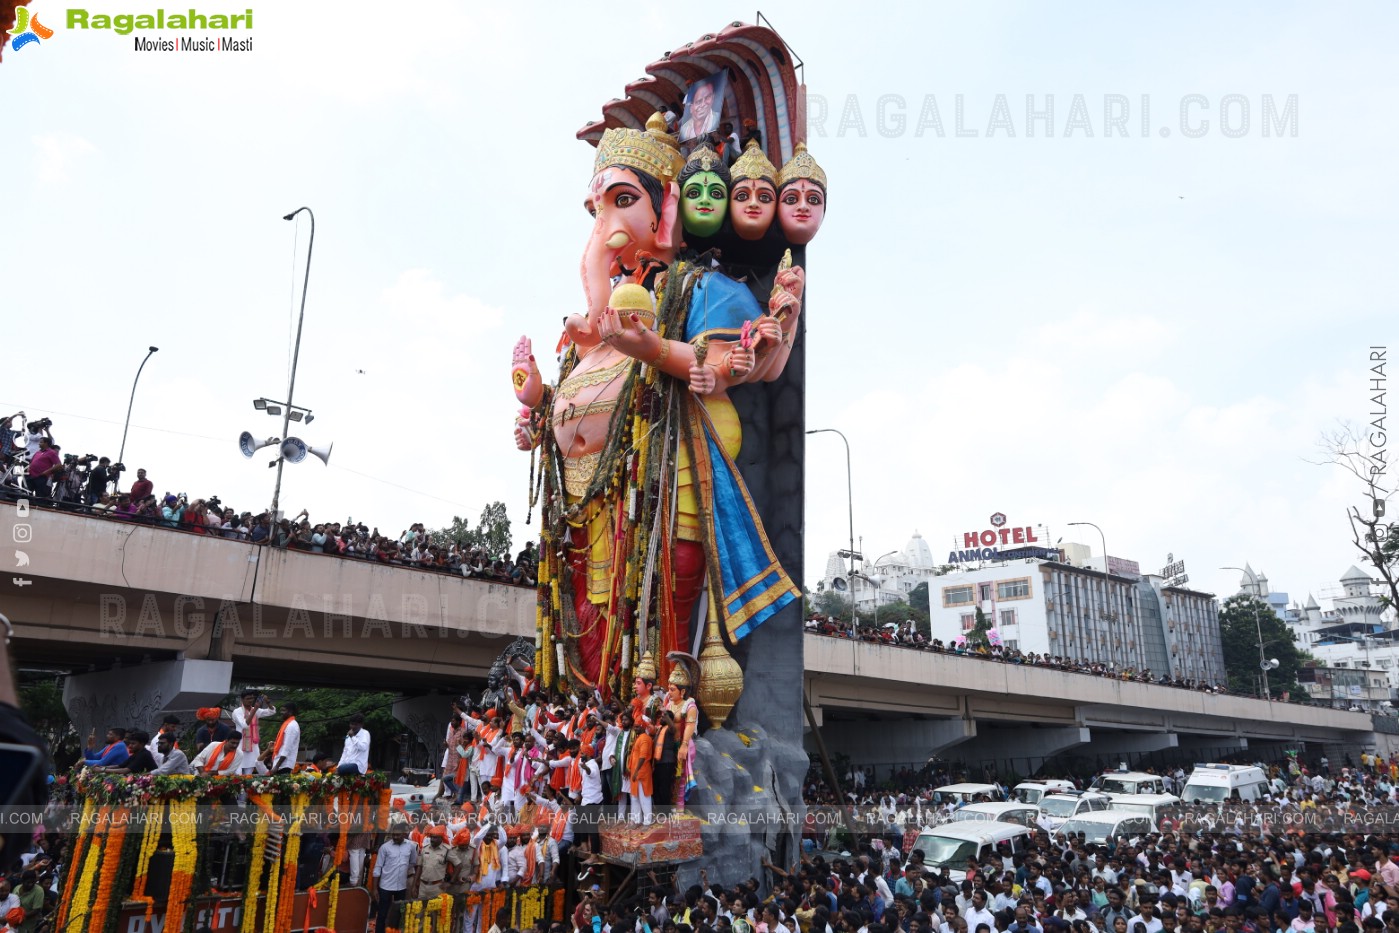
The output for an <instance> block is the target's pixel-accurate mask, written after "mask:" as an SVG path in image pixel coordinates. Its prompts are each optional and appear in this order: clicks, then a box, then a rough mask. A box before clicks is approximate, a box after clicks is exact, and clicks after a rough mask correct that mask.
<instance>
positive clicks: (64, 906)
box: [58, 797, 97, 929]
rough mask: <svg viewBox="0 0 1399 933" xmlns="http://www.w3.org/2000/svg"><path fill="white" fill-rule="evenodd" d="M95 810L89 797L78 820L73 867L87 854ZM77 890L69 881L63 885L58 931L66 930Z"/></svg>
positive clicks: (95, 804)
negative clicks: (69, 912)
mask: <svg viewBox="0 0 1399 933" xmlns="http://www.w3.org/2000/svg"><path fill="white" fill-rule="evenodd" d="M96 809H97V802H96V801H95V800H93V799H92V798H91V797H89V798H88V799H87V800H86V801H85V802H84V803H83V815H82V818H81V819H79V820H78V838H77V840H76V841H75V842H74V843H73V856H72V864H74V865H77V866H81V865H82V864H83V858H84V857H85V856H86V854H87V847H88V846H90V845H92V839H93V836H92V817H93V811H94V810H96ZM77 889H78V886H77V885H76V884H73V883H71V881H70V882H69V883H68V884H65V885H64V892H63V902H62V903H61V904H60V905H59V908H58V927H59V929H64V928H66V925H67V923H68V911H69V910H70V909H72V905H73V894H74V892H75V891H77Z"/></svg>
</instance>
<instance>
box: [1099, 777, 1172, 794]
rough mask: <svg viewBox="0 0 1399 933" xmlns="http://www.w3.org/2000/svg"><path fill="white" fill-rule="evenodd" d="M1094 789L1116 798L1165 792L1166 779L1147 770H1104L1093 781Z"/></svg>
mask: <svg viewBox="0 0 1399 933" xmlns="http://www.w3.org/2000/svg"><path fill="white" fill-rule="evenodd" d="M1093 789H1094V790H1096V791H1097V792H1098V793H1100V794H1107V795H1108V796H1109V797H1111V798H1113V799H1114V800H1116V799H1117V797H1118V796H1119V795H1122V794H1164V793H1165V792H1166V779H1165V778H1163V777H1162V776H1161V775H1159V774H1147V773H1146V772H1145V771H1104V772H1103V773H1102V774H1100V775H1098V778H1097V780H1095V781H1094V782H1093Z"/></svg>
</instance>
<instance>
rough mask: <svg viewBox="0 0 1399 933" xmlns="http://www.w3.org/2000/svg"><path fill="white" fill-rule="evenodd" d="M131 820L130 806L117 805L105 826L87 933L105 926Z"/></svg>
mask: <svg viewBox="0 0 1399 933" xmlns="http://www.w3.org/2000/svg"><path fill="white" fill-rule="evenodd" d="M130 820H131V808H130V807H119V808H118V809H117V811H116V813H115V814H113V815H112V818H111V821H110V823H109V824H108V828H107V841H106V843H105V844H103V846H102V874H101V876H100V877H99V878H98V880H97V898H96V899H95V900H94V901H93V902H92V910H91V912H89V913H88V915H87V933H102V930H103V928H105V927H106V926H107V910H108V909H109V908H110V907H111V905H112V885H113V884H115V883H116V880H117V869H118V868H120V867H121V847H122V844H123V843H124V842H125V841H126V827H127V825H128V823H129V822H130Z"/></svg>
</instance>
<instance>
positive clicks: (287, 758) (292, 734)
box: [271, 703, 301, 774]
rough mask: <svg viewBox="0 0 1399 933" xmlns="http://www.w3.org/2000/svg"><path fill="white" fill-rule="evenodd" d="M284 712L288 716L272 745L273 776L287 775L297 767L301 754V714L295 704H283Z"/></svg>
mask: <svg viewBox="0 0 1399 933" xmlns="http://www.w3.org/2000/svg"><path fill="white" fill-rule="evenodd" d="M282 711H283V712H284V713H286V714H287V718H286V720H285V721H284V722H283V723H282V728H280V729H278V730H277V738H276V740H275V741H273V743H272V768H271V771H272V773H273V774H286V773H289V772H290V771H291V770H292V769H293V768H295V767H296V759H297V757H298V756H299V755H300V754H301V723H299V722H297V721H296V714H297V713H298V712H300V711H299V710H298V709H297V707H296V704H295V703H283V704H282Z"/></svg>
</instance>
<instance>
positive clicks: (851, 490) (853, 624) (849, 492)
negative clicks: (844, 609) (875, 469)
mask: <svg viewBox="0 0 1399 933" xmlns="http://www.w3.org/2000/svg"><path fill="white" fill-rule="evenodd" d="M806 433H807V434H839V435H840V439H841V441H843V442H844V443H845V505H846V508H847V510H848V512H849V519H850V573H849V579H850V632H851V635H852V636H853V635H855V634H856V633H857V632H858V631H859V627H860V617H859V615H858V614H857V613H856V611H855V483H854V482H853V481H852V480H851V474H850V439H849V438H847V437H846V436H845V434H844V433H843V432H841V431H838V430H837V429H835V428H811V429H810V430H808V431H807V432H806ZM876 599H878V597H876Z"/></svg>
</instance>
